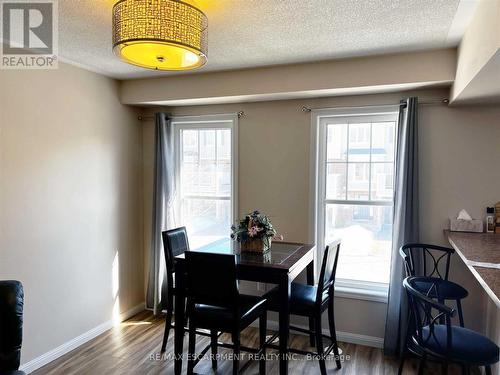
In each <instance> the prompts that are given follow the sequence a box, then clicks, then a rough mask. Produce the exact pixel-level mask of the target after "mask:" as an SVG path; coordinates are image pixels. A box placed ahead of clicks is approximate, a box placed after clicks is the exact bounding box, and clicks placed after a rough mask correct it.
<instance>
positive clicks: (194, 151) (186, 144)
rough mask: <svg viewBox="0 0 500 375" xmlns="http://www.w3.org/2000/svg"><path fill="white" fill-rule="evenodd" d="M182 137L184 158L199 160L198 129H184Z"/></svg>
mask: <svg viewBox="0 0 500 375" xmlns="http://www.w3.org/2000/svg"><path fill="white" fill-rule="evenodd" d="M181 137H182V160H183V161H184V162H194V163H196V162H198V130H184V131H182V133H181Z"/></svg>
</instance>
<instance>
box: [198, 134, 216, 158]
mask: <svg viewBox="0 0 500 375" xmlns="http://www.w3.org/2000/svg"><path fill="white" fill-rule="evenodd" d="M199 142H200V159H201V160H215V130H210V129H204V130H200V131H199Z"/></svg>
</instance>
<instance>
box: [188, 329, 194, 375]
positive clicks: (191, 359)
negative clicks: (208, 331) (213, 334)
mask: <svg viewBox="0 0 500 375" xmlns="http://www.w3.org/2000/svg"><path fill="white" fill-rule="evenodd" d="M195 347H196V329H195V326H194V325H193V323H192V320H191V321H190V322H189V343H188V368H187V373H188V375H192V374H193V371H194V351H195Z"/></svg>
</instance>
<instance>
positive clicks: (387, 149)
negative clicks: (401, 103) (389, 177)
mask: <svg viewBox="0 0 500 375" xmlns="http://www.w3.org/2000/svg"><path fill="white" fill-rule="evenodd" d="M394 138H395V123H394V122H375V123H373V124H372V161H393V160H394Z"/></svg>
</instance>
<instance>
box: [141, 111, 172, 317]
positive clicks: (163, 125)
mask: <svg viewBox="0 0 500 375" xmlns="http://www.w3.org/2000/svg"><path fill="white" fill-rule="evenodd" d="M154 144H155V164H154V185H153V212H152V221H151V229H152V232H151V248H150V257H149V260H150V261H149V276H148V289H147V294H146V307H147V308H149V309H152V310H153V312H154V314H155V315H156V314H158V313H160V312H161V310H162V301H166V293H167V281H166V273H165V256H164V253H163V244H162V237H161V233H162V232H163V231H164V230H166V229H170V228H173V227H174V224H175V222H174V213H173V201H174V197H175V184H174V172H173V171H174V134H173V129H172V124H171V121H170V119H169V117H168V115H167V114H165V113H156V114H155V143H154Z"/></svg>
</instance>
